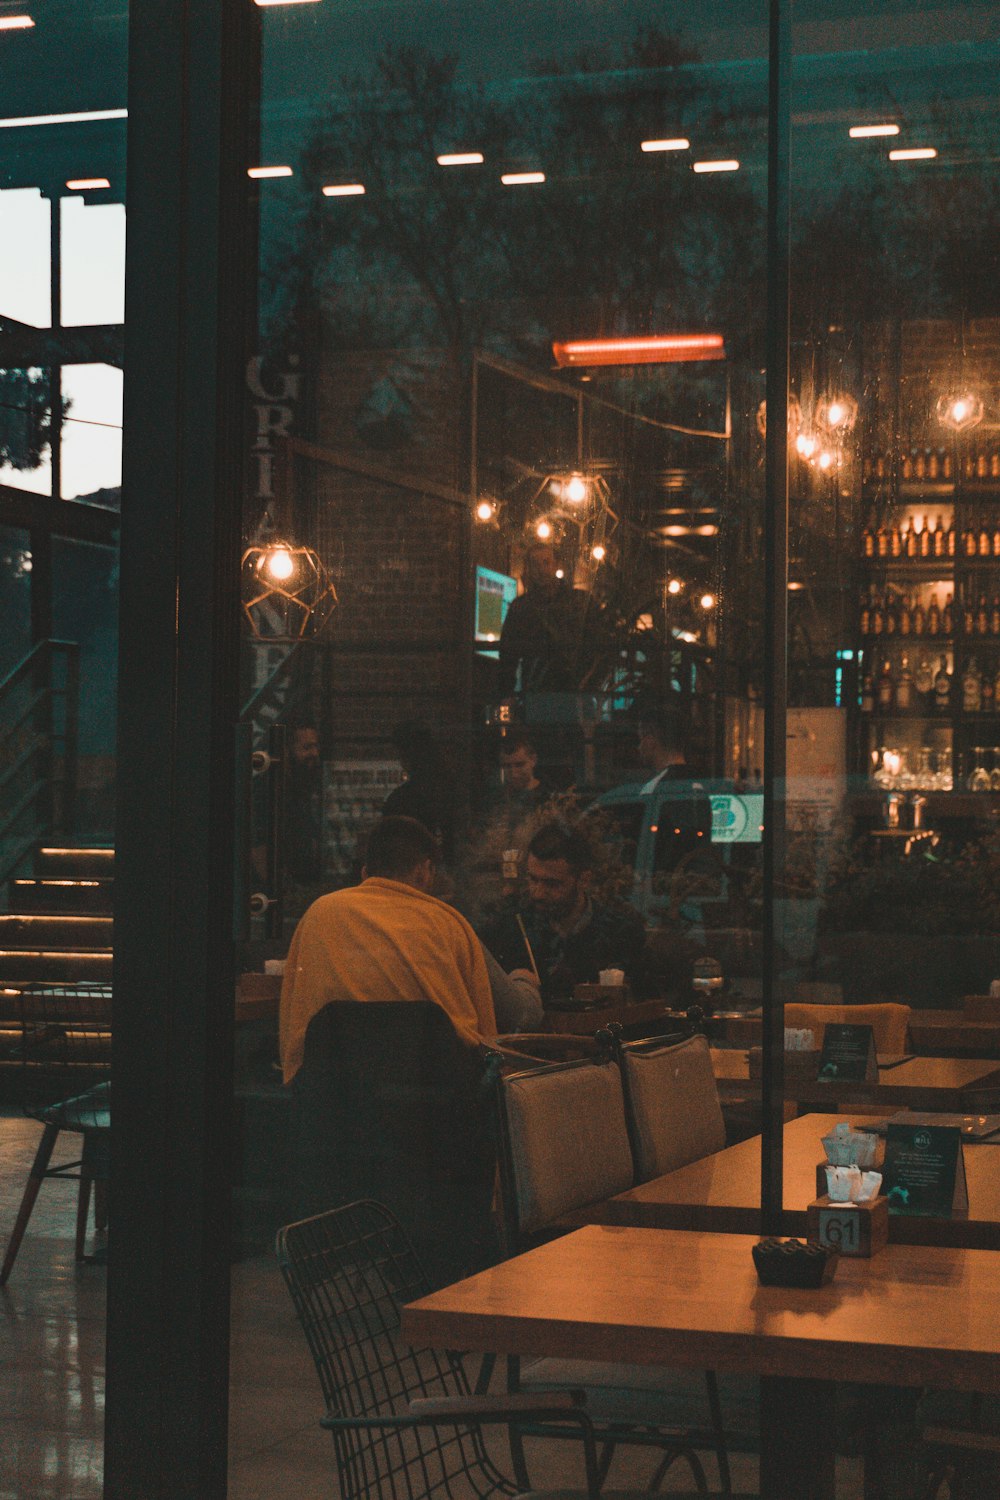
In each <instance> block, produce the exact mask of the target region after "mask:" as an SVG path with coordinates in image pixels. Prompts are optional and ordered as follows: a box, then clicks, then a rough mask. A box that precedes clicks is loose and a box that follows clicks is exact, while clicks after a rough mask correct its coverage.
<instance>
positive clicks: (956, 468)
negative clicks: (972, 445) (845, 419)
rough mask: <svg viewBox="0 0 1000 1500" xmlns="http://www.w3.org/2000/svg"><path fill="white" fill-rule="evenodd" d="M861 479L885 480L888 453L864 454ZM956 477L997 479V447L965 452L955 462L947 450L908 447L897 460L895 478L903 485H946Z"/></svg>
mask: <svg viewBox="0 0 1000 1500" xmlns="http://www.w3.org/2000/svg"><path fill="white" fill-rule="evenodd" d="M861 473H862V478H863V479H864V480H865V481H866V482H867V481H869V480H873V479H889V478H891V477H892V473H893V457H892V454H890V453H876V454H874V455H868V456H867V457H866V458H865V459H864V462H863V464H862V470H861ZM956 474H958V475H960V477H961V478H962V479H1000V448H992V449H990V448H980V449H978V450H977V451H976V452H971V451H970V452H968V453H966V454H965V456H964V457H963V458H962V459H960V460H959V461H958V462H956V461H955V460H954V459H953V458H952V455H951V450H950V449H948V448H920V447H916V446H914V447H912V448H908V449H906V450H905V451H904V453H903V454H902V456H901V457H900V460H899V477H900V479H901V480H903V482H904V483H906V484H911V483H913V482H917V483H919V482H920V481H921V480H923V481H925V482H927V483H931V484H933V483H935V482H937V483H939V484H940V483H942V482H948V481H950V480H952V479H954V478H955V476H956Z"/></svg>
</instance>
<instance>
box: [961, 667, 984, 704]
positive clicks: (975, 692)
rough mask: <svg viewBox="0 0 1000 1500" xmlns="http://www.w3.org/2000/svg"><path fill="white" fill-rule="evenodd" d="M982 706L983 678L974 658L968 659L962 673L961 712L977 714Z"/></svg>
mask: <svg viewBox="0 0 1000 1500" xmlns="http://www.w3.org/2000/svg"><path fill="white" fill-rule="evenodd" d="M982 704H983V678H982V673H981V672H980V670H979V668H978V667H977V666H976V658H975V657H974V656H970V657H969V663H968V666H967V667H966V669H965V671H964V672H963V673H962V712H963V713H967V714H977V713H979V711H980V709H981V708H982Z"/></svg>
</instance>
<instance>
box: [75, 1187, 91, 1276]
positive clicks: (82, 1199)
mask: <svg viewBox="0 0 1000 1500" xmlns="http://www.w3.org/2000/svg"><path fill="white" fill-rule="evenodd" d="M93 1180H94V1179H93V1178H92V1177H88V1176H87V1175H86V1173H85V1172H84V1171H83V1168H82V1167H81V1169H80V1196H79V1197H78V1198H77V1200H76V1254H75V1259H76V1260H83V1259H85V1256H84V1248H85V1246H86V1243H87V1210H88V1209H89V1208H90V1184H91V1183H92V1182H93Z"/></svg>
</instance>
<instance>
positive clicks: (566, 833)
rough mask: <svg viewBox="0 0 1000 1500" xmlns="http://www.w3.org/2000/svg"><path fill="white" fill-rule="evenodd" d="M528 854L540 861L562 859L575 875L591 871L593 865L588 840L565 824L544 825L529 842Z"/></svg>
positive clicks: (576, 829)
mask: <svg viewBox="0 0 1000 1500" xmlns="http://www.w3.org/2000/svg"><path fill="white" fill-rule="evenodd" d="M528 853H529V854H530V855H532V856H533V857H534V858H535V859H540V860H549V859H564V860H565V861H566V863H567V864H568V865H569V867H570V869H572V870H575V871H576V872H577V874H580V872H581V871H583V870H590V869H592V868H593V864H594V856H593V853H592V852H591V848H590V844H589V842H588V840H587V839H586V838H585V836H584V835H583V834H582V833H581V832H580V830H579V829H578V828H570V827H568V826H567V825H566V824H565V823H546V824H545V826H544V827H543V828H540V829H539V830H538V832H537V833H536V834H535V837H534V838H533V839H532V840H531V843H530V844H529V845H528Z"/></svg>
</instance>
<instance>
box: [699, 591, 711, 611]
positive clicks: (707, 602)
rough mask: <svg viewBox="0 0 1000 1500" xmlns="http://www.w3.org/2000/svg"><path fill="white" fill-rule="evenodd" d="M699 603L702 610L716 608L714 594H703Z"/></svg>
mask: <svg viewBox="0 0 1000 1500" xmlns="http://www.w3.org/2000/svg"><path fill="white" fill-rule="evenodd" d="M698 603H699V604H700V605H701V607H702V609H714V608H715V595H714V594H702V596H701V598H700V599H699V600H698Z"/></svg>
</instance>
